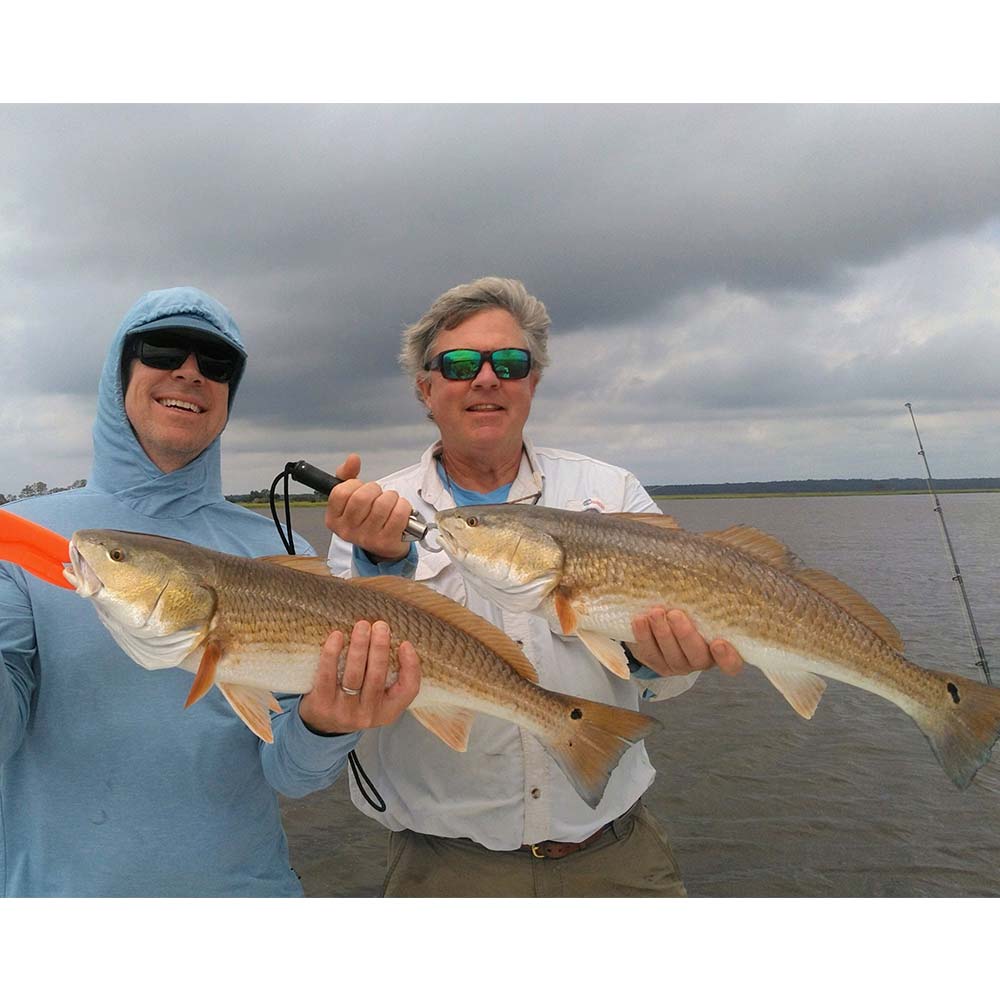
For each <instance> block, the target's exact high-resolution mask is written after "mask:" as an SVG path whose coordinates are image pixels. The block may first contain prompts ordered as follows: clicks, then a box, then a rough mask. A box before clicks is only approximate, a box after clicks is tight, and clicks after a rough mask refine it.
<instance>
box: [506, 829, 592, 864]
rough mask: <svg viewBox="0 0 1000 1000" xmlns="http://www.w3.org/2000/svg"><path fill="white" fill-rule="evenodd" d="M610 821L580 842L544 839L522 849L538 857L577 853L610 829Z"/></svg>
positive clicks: (554, 856) (564, 855) (562, 856)
mask: <svg viewBox="0 0 1000 1000" xmlns="http://www.w3.org/2000/svg"><path fill="white" fill-rule="evenodd" d="M610 829H611V824H610V823H605V824H604V826H602V827H601V828H600V829H599V830H595V831H594V832H593V833H592V834H591V835H590V836H589V837H588V838H587V839H586V840H581V841H580V843H579V844H572V843H568V842H567V841H564V840H542V841H539V843H537V844H522V845H521V850H522V851H531V853H532V854H533V855H534V856H535V857H536V858H565V857H566V855H567V854H575V853H576V852H577V851H582V850H583V849H584V848H585V847H589V846H590V845H591V844H592V843H593V842H594V841H595V840H600V838H601V837H603V836H604V835H605V834H606V833H607V832H608V830H610Z"/></svg>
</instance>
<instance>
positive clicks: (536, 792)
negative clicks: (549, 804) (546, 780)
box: [531, 788, 542, 799]
mask: <svg viewBox="0 0 1000 1000" xmlns="http://www.w3.org/2000/svg"><path fill="white" fill-rule="evenodd" d="M531 797H532V798H533V799H540V798H541V797H542V790H541V789H540V788H532V789H531Z"/></svg>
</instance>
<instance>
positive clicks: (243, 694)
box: [219, 684, 281, 743]
mask: <svg viewBox="0 0 1000 1000" xmlns="http://www.w3.org/2000/svg"><path fill="white" fill-rule="evenodd" d="M219 690H220V691H221V692H222V693H223V694H224V695H225V697H226V701H228V702H229V704H230V706H231V707H232V710H233V711H234V712H235V713H236V714H237V715H238V716H239V717H240V718H241V719H242V720H243V722H244V723H245V724H246V727H247V728H248V729H249V730H250V731H251V732H252V733H253V734H254V735H255V736H259V737H260V739H262V740H263V741H264V742H265V743H273V742H274V733H272V732H271V716H270V713H269V712H268V709H272V710H273V708H274V705H275V704H276V702H275V699H274V695H273V694H271V692H270V691H266V690H264V689H263V688H253V687H248V686H247V685H246V684H220V685H219ZM278 708H279V709H280V708H281V706H280V705H279V706H278Z"/></svg>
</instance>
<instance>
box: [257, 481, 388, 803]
mask: <svg viewBox="0 0 1000 1000" xmlns="http://www.w3.org/2000/svg"><path fill="white" fill-rule="evenodd" d="M282 479H284V481H285V485H284V493H285V528H286V529H287V531H288V534H287V535H286V534H285V531H283V530H282V528H281V521H280V520H279V518H278V509H277V507H276V506H275V504H274V495H275V493H276V492H277V489H278V482H279V481H280V480H282ZM288 479H289V470H288V467H287V466H286V467H285V469H284V471H283V472H279V473H278V474H277V475H276V476H275V477H274V482H272V483H271V493H270V496H269V501H270V504H271V517H272V518H273V519H274V526H275V528H277V529H278V537H279V538H281V544H282V545H284V546H285V550H286V551H287V552H288V554H289V555H290V556H294V555H295V538H294V536H293V535H292V510H291V504H290V503H289V502H288ZM347 762H348V764H350V765H351V773H352V774H353V775H354V780H355V782H357V786H358V788H359V789H360V790H361V794H362V795H363V796H364V798H365V801H366V802H367V803H368V805H370V806H371V807H372V809H374V810H375V811H376V812H385V799H383V798H382V796H381V795H379V791H378V789H377V788H376V787H375V783H374V782H373V781H372V779H371V778H369V777H368V775H367V773H366V772H365V769H364V768H363V767H362V766H361V761H360V760H358V755H357V754H356V753H355V752H354V751H353V750H351V751H350V753H348V755H347ZM366 785H367V788H366V787H365V786H366ZM369 788H370V789H371V790H372V795H374V796H375V798H374V799H373V798H372V796H371V795H369V794H368V789H369ZM376 799H377V800H378V801H376Z"/></svg>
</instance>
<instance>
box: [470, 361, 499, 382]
mask: <svg viewBox="0 0 1000 1000" xmlns="http://www.w3.org/2000/svg"><path fill="white" fill-rule="evenodd" d="M499 381H500V379H498V378H497V373H496V372H495V371H493V365H491V364H490V362H489V361H488V360H484V361H483V367H482V368H480V369H479V373H478V374H477V375H476V377H475V379H474V380H473V385H496V384H497V383H498V382H499Z"/></svg>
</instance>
